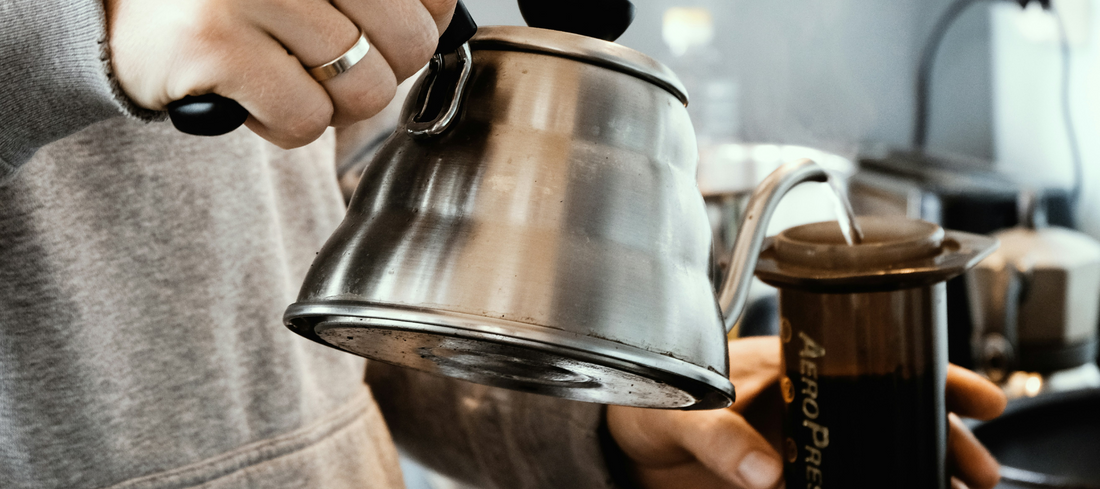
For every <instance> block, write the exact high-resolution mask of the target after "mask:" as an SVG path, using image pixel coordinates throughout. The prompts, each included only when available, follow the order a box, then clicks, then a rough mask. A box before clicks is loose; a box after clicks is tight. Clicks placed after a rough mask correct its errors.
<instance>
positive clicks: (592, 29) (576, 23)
mask: <svg viewBox="0 0 1100 489" xmlns="http://www.w3.org/2000/svg"><path fill="white" fill-rule="evenodd" d="M519 11H520V13H521V14H522V15H523V20H524V21H525V22H527V25H529V26H531V27H539V28H542V29H553V30H556V31H564V32H571V33H573V34H581V35H584V36H588V37H595V38H597V39H603V40H605V41H614V40H615V39H618V38H619V36H621V35H622V34H623V33H624V32H626V29H627V27H630V23H631V22H632V21H633V20H634V4H632V3H630V1H629V0H519Z"/></svg>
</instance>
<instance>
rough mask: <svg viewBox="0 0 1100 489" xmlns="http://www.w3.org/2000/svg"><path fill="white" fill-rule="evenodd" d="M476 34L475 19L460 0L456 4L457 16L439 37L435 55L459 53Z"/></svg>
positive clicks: (455, 15)
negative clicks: (460, 48) (461, 47)
mask: <svg viewBox="0 0 1100 489" xmlns="http://www.w3.org/2000/svg"><path fill="white" fill-rule="evenodd" d="M476 33H477V24H476V23H474V18H473V17H471V16H470V11H469V10H466V6H465V5H463V4H462V0H459V1H458V3H456V4H455V14H454V16H453V17H451V23H450V24H448V25H447V30H445V31H443V34H441V35H440V36H439V45H437V46H436V47H435V54H447V53H453V52H455V51H457V50H458V48H459V46H462V45H463V44H466V41H469V40H470V38H471V37H474V34H476Z"/></svg>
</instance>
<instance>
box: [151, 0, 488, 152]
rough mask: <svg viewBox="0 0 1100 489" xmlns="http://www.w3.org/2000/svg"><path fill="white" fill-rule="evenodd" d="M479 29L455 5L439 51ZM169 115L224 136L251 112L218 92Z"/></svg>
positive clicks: (192, 130) (175, 107)
mask: <svg viewBox="0 0 1100 489" xmlns="http://www.w3.org/2000/svg"><path fill="white" fill-rule="evenodd" d="M475 32H477V24H475V23H474V19H473V17H470V12H469V11H468V10H466V6H465V5H462V1H461V0H459V2H458V3H457V4H456V5H455V13H454V17H453V18H452V19H451V23H450V25H448V26H447V30H445V31H443V34H442V35H441V36H439V46H438V47H436V53H449V52H453V51H455V50H457V49H458V47H459V46H461V45H462V44H464V43H465V42H466V41H468V40H470V38H471V37H473V35H474V33H475ZM168 117H169V118H170V119H172V124H173V125H174V126H176V129H178V130H179V131H180V132H183V133H187V134H193V135H196V136H221V135H222V134H227V133H229V132H232V131H233V130H234V129H236V128H238V127H241V124H244V121H245V120H247V119H248V111H247V110H245V108H244V107H241V104H239V103H237V101H235V100H233V99H230V98H226V97H223V96H221V95H218V94H216V93H208V94H205V95H196V96H190V95H189V96H187V97H184V98H182V99H179V100H177V101H175V102H172V103H170V104H168Z"/></svg>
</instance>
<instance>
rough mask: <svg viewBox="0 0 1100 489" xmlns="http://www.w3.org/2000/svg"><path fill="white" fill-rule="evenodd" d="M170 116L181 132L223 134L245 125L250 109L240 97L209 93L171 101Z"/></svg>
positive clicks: (169, 106) (206, 134)
mask: <svg viewBox="0 0 1100 489" xmlns="http://www.w3.org/2000/svg"><path fill="white" fill-rule="evenodd" d="M168 117H169V118H170V119H172V125H174V126H176V129H179V130H180V132H183V133H187V134H193V135H195V136H221V135H222V134H226V133H229V132H231V131H233V130H234V129H236V128H238V127H241V124H244V121H245V120H247V119H248V111H247V110H245V109H244V107H241V104H238V103H237V101H236V100H233V99H230V98H225V97H222V96H221V95H218V94H216V93H207V94H204V95H188V96H186V97H183V98H181V99H179V100H177V101H175V102H172V103H170V104H168Z"/></svg>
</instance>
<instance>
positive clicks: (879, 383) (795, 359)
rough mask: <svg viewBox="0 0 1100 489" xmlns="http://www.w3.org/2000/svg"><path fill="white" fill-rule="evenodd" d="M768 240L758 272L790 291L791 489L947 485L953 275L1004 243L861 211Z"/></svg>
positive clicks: (787, 397) (786, 329) (786, 352)
mask: <svg viewBox="0 0 1100 489" xmlns="http://www.w3.org/2000/svg"><path fill="white" fill-rule="evenodd" d="M858 221H859V223H860V227H861V228H862V230H863V241H862V243H860V244H856V245H849V244H847V243H846V242H845V240H844V237H843V236H842V235H841V233H840V230H839V227H838V226H837V224H836V223H835V222H825V223H816V224H808V225H805V226H799V227H795V228H791V229H788V230H786V231H783V232H782V233H780V234H779V235H777V236H776V237H774V238H771V239H769V240H768V243H767V244H766V245H765V248H764V250H763V252H762V254H761V256H760V262H759V263H758V265H757V276H758V277H760V278H761V279H762V280H763V281H765V282H767V283H768V284H770V285H773V286H775V287H778V288H779V309H780V340H781V342H782V344H783V362H782V363H783V369H784V372H783V373H784V375H783V376H782V378H781V382H780V390H781V392H782V393H783V398H784V401H785V408H784V410H785V413H784V447H783V448H784V449H783V452H784V453H783V456H784V458H785V462H786V463H785V478H786V481H787V484H788V487H891V488H913V489H918V488H920V489H927V488H946V487H948V485H947V484H948V476H947V471H946V468H945V466H944V464H945V461H946V454H945V452H946V442H947V427H946V421H947V412H946V410H945V406H944V388H945V382H946V374H947V345H946V339H947V336H946V335H947V331H946V327H947V324H946V322H947V321H946V295H945V294H946V292H945V291H946V289H945V285H944V283H945V281H946V280H947V279H949V278H952V277H954V276H957V275H959V274H961V273H963V272H964V271H965V270H967V269H968V268H970V267H972V266H974V265H976V264H977V263H978V262H979V261H980V260H981V259H982V258H984V257H985V256H987V255H988V254H989V253H991V252H992V251H993V250H994V249H995V248H996V240H994V239H992V238H989V237H986V236H978V235H972V234H968V233H961V232H956V231H945V230H943V229H942V228H940V227H939V226H937V225H935V224H932V223H928V222H924V221H915V220H906V219H904V218H886V217H862V218H859V219H858Z"/></svg>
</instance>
